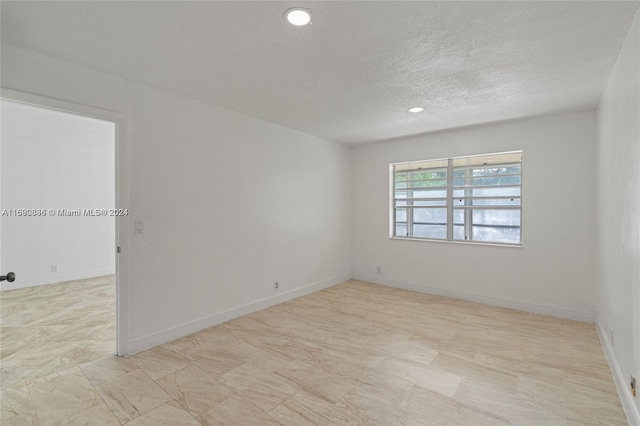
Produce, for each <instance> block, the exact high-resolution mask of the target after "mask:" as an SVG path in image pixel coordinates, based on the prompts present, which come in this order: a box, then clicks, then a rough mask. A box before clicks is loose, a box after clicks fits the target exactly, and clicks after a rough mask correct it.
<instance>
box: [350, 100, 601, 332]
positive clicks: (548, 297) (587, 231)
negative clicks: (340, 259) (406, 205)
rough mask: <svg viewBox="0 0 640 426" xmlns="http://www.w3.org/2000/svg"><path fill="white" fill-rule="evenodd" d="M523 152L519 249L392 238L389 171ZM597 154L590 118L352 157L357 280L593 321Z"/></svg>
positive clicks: (504, 127)
mask: <svg viewBox="0 0 640 426" xmlns="http://www.w3.org/2000/svg"><path fill="white" fill-rule="evenodd" d="M519 149H522V150H524V153H523V166H522V170H523V171H522V174H523V177H522V179H523V212H522V236H523V245H524V246H523V247H522V248H516V247H497V246H487V245H471V244H464V243H449V242H426V241H407V240H394V239H390V238H389V226H388V224H389V163H393V162H401V161H411V160H424V159H431V158H445V157H452V156H462V155H472V154H484V153H493V152H501V151H512V150H519ZM595 151H596V122H595V114H594V112H592V111H591V112H582V113H574V114H565V115H556V116H549V117H543V118H535V119H529V120H523V121H513V122H506V123H501V124H494V125H486V126H479V127H472V128H466V129H460V130H453V131H448V132H442V133H433V134H429V135H424V136H419V137H413V138H407V139H403V140H395V141H390V142H383V143H377V144H373V145H367V146H362V147H357V148H355V149H354V150H353V171H352V179H353V181H352V192H353V198H354V207H353V253H352V256H353V275H354V277H355V278H358V279H362V280H365V281H370V282H376V283H380V284H388V285H393V286H398V287H403V288H410V289H415V290H422V291H426V292H430V293H436V294H442V295H449V296H453V297H459V298H463V299H469V300H475V301H480V302H485V303H490V304H496V305H502V306H509V307H514V308H518V309H523V310H529V311H534V312H541V313H548V314H552V315H557V316H561V317H568V318H575V319H580V320H587V321H589V320H593V312H594V308H595V295H594V292H595V280H594V273H595V266H594V265H595V260H596V257H595V251H596V246H595V238H596V214H595V209H594V206H595V201H596V200H595V196H594V193H595V187H596V173H595V172H596V157H595ZM377 266H380V267H381V269H382V273H381V274H377V273H376V267H377Z"/></svg>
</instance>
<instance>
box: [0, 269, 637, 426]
mask: <svg viewBox="0 0 640 426" xmlns="http://www.w3.org/2000/svg"><path fill="white" fill-rule="evenodd" d="M2 392H3V395H2V400H1V401H2V424H3V425H5V424H6V425H14V424H20V425H21V424H36V425H54V424H55V425H58V424H64V425H76V424H83V425H84V424H96V425H119V424H127V425H134V426H140V425H153V426H155V425H172V426H175V425H242V426H246V425H279V424H285V425H350V424H355V425H361V424H370V425H438V424H440V425H502V424H518V425H604V424H606V425H617V424H620V425H624V424H627V422H626V419H625V416H624V413H623V411H622V407H621V405H620V401H619V399H618V396H617V393H616V389H615V387H614V385H613V381H612V378H611V373H610V371H609V367H608V366H607V363H606V360H605V358H604V355H603V352H602V348H601V346H600V342H599V340H598V336H597V334H596V332H595V329H594V327H593V325H592V324H585V323H580V322H574V321H567V320H561V319H557V318H552V317H546V316H542V315H535V314H529V313H525V312H520V311H514V310H509V309H502V308H496V307H491V306H486V305H481V304H476V303H470V302H464V301H459V300H454V299H448V298H443V297H436V296H430V295H426V294H420V293H415V292H410V291H404V290H398V289H393V288H387V287H382V286H377V285H372V284H365V283H361V282H357V281H349V282H346V283H344V284H341V285H337V286H334V287H331V288H329V289H326V290H323V291H319V292H316V293H314V294H311V295H309V296H305V297H301V298H298V299H295V300H292V301H290V302H287V303H283V304H281V305H277V306H274V307H271V308H269V309H265V310H263V311H260V312H257V313H254V314H251V315H247V316H244V317H241V318H238V319H236V320H233V321H229V322H227V323H224V324H221V325H219V326H217V327H213V328H210V329H207V330H204V331H201V332H199V333H195V334H193V335H191V336H187V337H184V338H182V339H179V340H176V341H173V342H170V343H167V344H165V345H163V346H161V347H157V348H154V349H151V350H149V351H146V352H142V353H139V354H136V355H133V356H130V357H127V358H116V357H112V356H108V357H103V358H100V359H97V360H94V361H91V362H85V363H79V364H78V365H74V366H72V367H70V368H66V369H64V370H61V371H58V372H56V373H53V374H50V375H47V376H44V377H40V378H37V379H35V380H32V381H28V382H27V383H25V384H21V383H19V381H16V383H15V384H13V385H11V384H9V385H7V386H5V385H4V383H3V386H2Z"/></svg>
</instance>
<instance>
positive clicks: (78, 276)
mask: <svg viewBox="0 0 640 426" xmlns="http://www.w3.org/2000/svg"><path fill="white" fill-rule="evenodd" d="M115 273H116V271H115V269H113V268H111V269H100V270H97V271H83V272H75V273H73V274H57V273H53V274H51V275H49V276H46V277H39V278H32V279H29V280H22V279H20V274H19V273H16V280H15V281H14V282H12V283H7V282H6V281H3V282H2V284H1V285H0V291H4V290H16V289H19V288H27V287H36V286H39V285H47V284H56V283H63V282H67V281H75V280H84V279H86V278H94V277H103V276H105V275H114V274H115Z"/></svg>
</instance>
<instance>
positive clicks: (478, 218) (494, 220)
mask: <svg viewBox="0 0 640 426" xmlns="http://www.w3.org/2000/svg"><path fill="white" fill-rule="evenodd" d="M473 224H474V225H495V226H517V227H520V210H484V209H483V210H478V209H474V210H473Z"/></svg>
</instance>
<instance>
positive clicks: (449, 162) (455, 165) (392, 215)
mask: <svg viewBox="0 0 640 426" xmlns="http://www.w3.org/2000/svg"><path fill="white" fill-rule="evenodd" d="M522 158H523V151H522V150H518V151H508V152H499V153H492V154H479V155H470V156H461V157H451V158H441V159H432V160H420V161H408V162H400V163H391V164H389V189H390V190H389V194H390V202H389V237H390V238H392V239H400V240H418V241H436V242H453V243H466V244H482V245H501V246H512V247H522V240H523V238H522V234H523V232H522V229H523V227H522V210H523V201H522V200H523V198H522V195H523V194H522V192H523V167H522V163H523V161H522ZM516 159H517V160H516ZM487 163H490V164H491V167H496V166H513V165H519V166H520V173H519V174H515V175H501V176H519V178H520V183H519V184H504V185H497V186H493V187H495V188H518V189H519V191H518V193H519V195H513V196H511V195H509V196H499V195H496V196H491V197H480V196H476V197H474V196H473V194H472V192H471V191H472V190H473V186H466V185H465V187H464V189H465V193H464V196H462V197H460V196H458V197H454V190H456V189H457V188H458V189H459V188H460V187H459V186H457V185H455V184H454V180H456V181H460V180H461V179H460V178H456V177H455V176H454V171H455V170H460V169H466V170H467V171H471V170H473V169H474V168H475V169H478V168H482V167H483V166H486V165H487ZM429 164H434V165H435V166H434V167H429ZM442 164H446V170H447V175H446V182H447V183H446V188H445V189H446V197H438V201H440V202H442V201H443V200H445V199H446V203H445V204H440V205H438V206H434V207H439V208H445V207H446V211H447V212H446V218H447V219H446V227H447V232H446V238H428V237H420V236H414V235H411V229H412V228H410V226H411V227H412V224H413V219H414V216H415V215H414V214H412V213H411V214H410V213H409V212H410V211H411V210H412V208H413V207H412V202H415V199H413V200H412V199H409V200H407V201H406V202H405V203H404V206H410V207H409V208H407V209H404V210H405V211H406V221H405V226H406V229H407V232H408V234H407V235H396V230H397V223H398V222H397V221H396V209H397V208H402V207H403V205H398V201H399V200H400V201H402V198H396V171H398V173H401V172H402V171H403V170H404V171H407V172H415V171H417V170H429V169H432V170H436V169H440V170H442V169H443V168H444V167H443V166H442ZM438 166H440V167H438ZM398 167H401V168H402V169H401V170H397V168H398ZM489 177H492V176H489ZM476 178H477V177H476ZM464 179H472V176H471V175H469V174H468V173H467V174H466V177H465V178H464ZM478 187H480V188H482V187H483V186H482V185H478ZM488 187H489V186H487V188H488ZM436 188H443V187H442V186H439V187H436ZM408 191H411V189H408ZM407 198H409V197H407ZM483 198H485V199H492V200H498V199H505V203H504V205H489V206H490V208H482V207H483V206H482V205H478V204H475V203H474V201H475V200H480V199H483ZM456 199H458V203H460V202H462V203H463V204H462V205H460V204H456V203H455V202H454V200H456ZM421 200H424V199H421ZM434 200H435V198H434ZM510 203H512V204H510ZM456 210H462V211H464V216H465V219H464V235H465V239H464V240H463V239H455V238H454V226H455V225H456V224H455V223H454V212H455V211H456ZM474 210H516V211H518V212H519V231H520V232H519V233H520V241H518V242H505V241H483V240H474V239H473V222H472V216H473V212H474ZM500 226H501V225H496V227H500Z"/></svg>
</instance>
